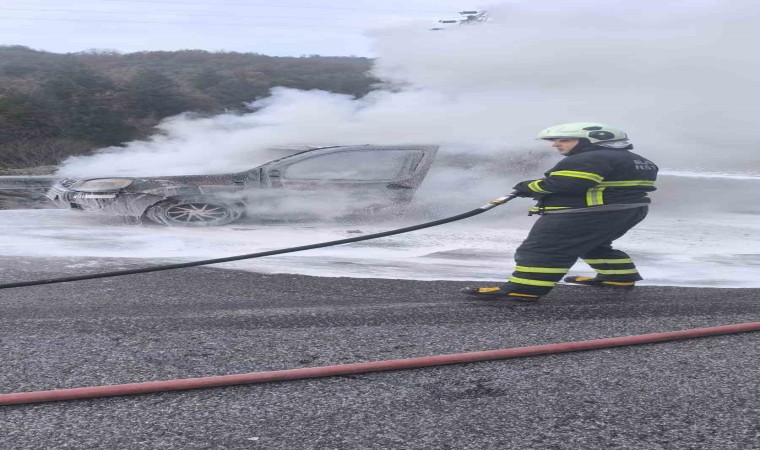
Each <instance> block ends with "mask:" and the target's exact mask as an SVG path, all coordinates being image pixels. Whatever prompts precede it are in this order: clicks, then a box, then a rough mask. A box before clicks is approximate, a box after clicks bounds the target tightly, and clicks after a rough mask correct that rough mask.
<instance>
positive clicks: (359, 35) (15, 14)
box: [0, 0, 504, 57]
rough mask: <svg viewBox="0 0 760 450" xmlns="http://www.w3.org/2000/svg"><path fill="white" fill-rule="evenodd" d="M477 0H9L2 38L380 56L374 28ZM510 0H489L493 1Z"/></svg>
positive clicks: (415, 21)
mask: <svg viewBox="0 0 760 450" xmlns="http://www.w3.org/2000/svg"><path fill="white" fill-rule="evenodd" d="M482 3H483V2H479V1H472V0H386V1H383V2H376V1H371V0H330V1H325V0H250V1H246V0H219V1H214V0H158V1H153V0H80V1H77V2H61V1H57V0H3V2H0V45H24V46H28V47H31V48H34V49H38V50H46V51H51V52H55V53H68V52H79V51H84V50H88V49H113V50H118V51H120V52H125V53H129V52H139V51H145V50H181V49H202V50H208V51H217V50H224V51H236V52H254V53H261V54H266V55H273V56H301V55H312V54H318V55H325V56H350V55H354V56H368V57H372V56H375V55H376V53H375V51H374V50H373V48H372V41H373V40H372V38H371V37H370V36H369V35H368V32H370V31H371V30H373V29H377V28H382V27H386V26H389V25H391V26H395V25H400V24H408V25H410V26H412V27H417V28H419V29H423V30H427V29H429V28H433V27H436V26H445V25H442V24H440V23H438V21H439V20H450V19H458V18H462V17H463V16H461V15H460V14H458V13H459V12H460V11H466V10H477V9H478V8H476V7H477V6H479V5H482ZM499 3H504V1H499V0H491V1H490V2H487V4H489V5H494V4H499Z"/></svg>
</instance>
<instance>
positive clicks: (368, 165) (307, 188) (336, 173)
mask: <svg viewBox="0 0 760 450" xmlns="http://www.w3.org/2000/svg"><path fill="white" fill-rule="evenodd" d="M437 151H438V146H435V145H395V146H377V145H360V146H341V147H329V148H322V149H315V150H310V151H306V152H302V153H299V154H296V155H293V156H289V157H285V158H282V159H280V160H277V161H274V162H272V163H269V164H265V165H264V166H262V167H261V169H262V171H261V174H262V185H263V186H264V187H268V188H271V189H274V190H279V191H280V192H281V194H286V195H288V196H304V195H307V194H308V195H310V196H311V197H312V198H314V197H315V196H316V197H317V198H320V199H323V200H329V201H335V202H339V201H349V200H347V199H348V198H350V203H352V204H353V205H355V206H360V207H361V206H373V205H382V204H387V203H399V202H406V201H409V200H411V198H412V196H413V194H414V191H415V190H416V189H417V187H418V186H419V185H420V183H421V182H422V180H423V179H424V178H425V175H426V174H427V172H428V170H429V169H430V166H431V164H432V163H433V159H434V158H435V154H436V152H437Z"/></svg>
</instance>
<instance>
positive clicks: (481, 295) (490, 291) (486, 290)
mask: <svg viewBox="0 0 760 450" xmlns="http://www.w3.org/2000/svg"><path fill="white" fill-rule="evenodd" d="M461 292H462V293H463V294H467V295H470V296H472V297H474V298H477V299H478V300H491V301H493V300H497V301H499V300H507V301H514V302H535V301H538V299H539V298H541V296H540V295H533V294H520V293H518V292H506V291H503V290H502V289H501V288H500V287H482V288H475V287H467V288H464V289H462V291H461Z"/></svg>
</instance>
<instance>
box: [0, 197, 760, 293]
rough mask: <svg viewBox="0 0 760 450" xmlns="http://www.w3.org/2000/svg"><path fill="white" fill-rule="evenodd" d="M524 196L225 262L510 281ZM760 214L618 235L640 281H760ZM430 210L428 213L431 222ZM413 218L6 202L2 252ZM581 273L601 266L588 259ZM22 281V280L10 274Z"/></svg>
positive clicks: (342, 228) (246, 235) (228, 240)
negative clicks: (225, 218)
mask: <svg viewBox="0 0 760 450" xmlns="http://www.w3.org/2000/svg"><path fill="white" fill-rule="evenodd" d="M521 206H525V205H522V204H519V205H518V204H512V205H505V206H501V207H499V208H497V209H495V210H493V212H487V213H485V214H483V215H480V216H477V217H474V218H470V219H466V220H464V221H462V222H457V223H452V224H447V225H443V226H439V227H435V228H430V229H425V230H418V231H414V232H411V233H408V234H403V235H397V236H390V237H385V238H381V239H376V240H370V241H364V242H359V243H355V244H347V245H341V246H337V247H331V248H324V249H316V250H308V251H305V252H300V253H294V254H288V255H281V256H271V257H265V258H260V259H253V260H244V261H237V262H232V263H224V264H217V265H214V266H213V267H217V268H227V269H237V270H248V271H255V272H263V273H292V274H304V275H314V276H326V277H368V278H396V279H413V280H480V281H503V280H504V279H505V278H506V277H507V276H508V274H509V272H510V271H511V269H512V265H513V262H512V256H513V252H514V250H515V248H516V247H517V246H518V245H519V244H520V242H521V241H522V240H523V239H524V238H525V236H526V235H527V232H528V229H529V227H530V225H531V223H532V222H533V221H534V220H535V219H534V218H531V217H525V216H524V208H521ZM757 217H758V216H757V215H755V214H740V213H723V214H716V215H712V216H700V217H699V218H698V220H695V219H694V217H689V216H683V215H668V214H667V213H666V212H665V211H662V212H658V210H657V209H656V208H653V212H652V213H651V214H650V217H648V218H647V219H646V220H645V221H644V222H643V223H642V224H640V225H639V226H638V227H636V228H635V229H633V230H632V231H631V232H629V234H627V235H626V236H624V237H623V238H621V239H620V240H619V241H617V245H616V246H617V247H619V248H621V249H624V250H626V251H628V252H629V253H631V255H632V256H633V258H634V259H635V261H636V263H637V266H638V267H639V269H640V271H641V272H642V274H643V275H644V276H645V278H646V281H644V282H642V283H641V284H649V285H671V286H700V287H722V288H730V287H737V288H738V287H760V278H758V277H757V269H758V266H760V230H759V228H760V227H758V220H757ZM422 221H423V220H421V221H420V222H422ZM410 224H412V223H410V222H407V223H404V224H398V223H390V222H388V223H384V224H372V225H341V224H335V223H332V224H325V223H311V224H306V223H300V224H292V223H279V224H257V223H251V222H248V223H241V224H233V225H228V226H224V227H213V228H177V227H172V228H169V227H161V226H147V225H140V224H129V223H125V222H123V221H121V220H120V219H116V218H109V217H103V216H99V215H94V214H82V213H79V212H75V211H68V210H7V211H0V256H18V257H24V256H29V257H81V258H82V262H83V263H86V262H87V258H100V257H117V258H145V259H146V265H147V264H150V263H156V262H157V261H150V260H151V259H162V260H163V261H162V262H165V260H166V259H167V258H169V259H175V260H177V261H192V260H200V259H209V258H221V257H227V256H233V255H240V254H247V253H255V252H260V251H266V250H273V249H279V248H285V247H293V246H300V245H307V244H313V243H319V242H324V241H331V240H337V239H343V238H347V237H352V236H359V235H361V234H369V233H375V232H380V231H385V230H388V229H393V228H397V227H399V226H406V225H410ZM573 273H578V274H588V275H592V274H593V272H592V271H591V270H590V269H589V268H588V267H587V266H585V265H584V264H583V263H582V262H579V263H578V264H577V265H576V266H575V267H574V269H573ZM3 281H8V282H9V281H13V280H3Z"/></svg>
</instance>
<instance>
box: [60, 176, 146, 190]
mask: <svg viewBox="0 0 760 450" xmlns="http://www.w3.org/2000/svg"><path fill="white" fill-rule="evenodd" d="M132 181H134V180H132V179H131V178H98V179H95V180H85V181H82V182H80V183H77V184H75V185H74V186H72V187H71V188H72V189H74V190H76V191H81V192H103V191H117V190H119V189H122V188H125V187H127V186H129V185H130V184H132Z"/></svg>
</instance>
